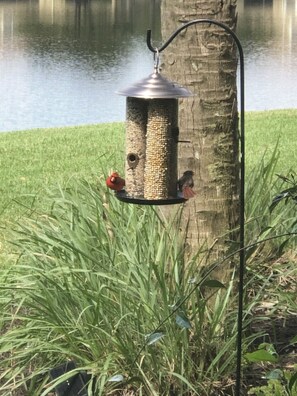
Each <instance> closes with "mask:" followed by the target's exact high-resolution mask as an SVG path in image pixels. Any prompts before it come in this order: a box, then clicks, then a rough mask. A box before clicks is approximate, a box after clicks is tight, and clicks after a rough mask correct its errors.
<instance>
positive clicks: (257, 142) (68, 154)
mask: <svg viewBox="0 0 297 396" xmlns="http://www.w3.org/2000/svg"><path fill="white" fill-rule="evenodd" d="M296 121H297V110H280V111H266V112H251V113H247V115H246V164H247V171H248V172H249V170H250V169H251V168H252V167H253V165H255V164H257V163H258V162H259V160H260V159H261V158H262V156H263V154H264V153H265V152H267V157H269V155H270V154H271V153H272V152H273V150H274V148H275V146H276V144H277V142H278V140H279V143H278V148H279V151H280V159H279V161H278V165H277V172H279V173H287V172H288V170H289V169H290V168H291V167H294V166H295V160H296V153H295V148H296V144H294V141H295V140H296ZM123 152H124V124H123V123H111V124H100V125H89V126H79V127H66V128H51V129H37V130H31V131H22V132H9V133H0V164H1V173H0V192H1V194H0V215H2V218H4V219H6V218H7V219H11V218H15V217H16V216H18V215H20V214H21V213H22V212H23V211H24V209H25V207H26V206H30V202H31V201H32V200H33V199H34V196H35V194H36V193H38V192H40V191H42V190H43V189H45V188H46V187H47V186H49V185H51V184H56V183H58V182H59V183H65V182H66V181H67V180H68V179H69V178H72V177H77V176H83V177H85V178H92V179H93V178H100V177H104V176H105V175H106V173H108V172H109V170H110V169H119V168H121V167H122V166H123V158H124V157H123ZM20 203H21V205H20Z"/></svg>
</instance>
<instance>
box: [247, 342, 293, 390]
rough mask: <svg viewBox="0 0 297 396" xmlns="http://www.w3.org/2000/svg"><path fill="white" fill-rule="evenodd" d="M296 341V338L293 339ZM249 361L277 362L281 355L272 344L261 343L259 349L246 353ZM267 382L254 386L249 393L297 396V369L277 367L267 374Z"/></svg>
mask: <svg viewBox="0 0 297 396" xmlns="http://www.w3.org/2000/svg"><path fill="white" fill-rule="evenodd" d="M292 342H294V340H292ZM244 357H245V359H246V360H247V361H248V362H249V363H255V362H256V363H258V362H262V363H267V362H268V363H276V362H278V360H279V356H278V354H277V352H276V350H275V348H274V346H273V345H272V344H269V343H263V344H260V345H259V347H258V349H257V350H256V351H254V352H251V353H246V354H245V356H244ZM266 379H267V384H266V385H263V386H257V387H252V388H251V389H250V390H249V391H248V395H253V396H297V371H296V369H295V370H294V371H293V372H292V371H289V370H282V369H280V368H275V369H273V370H272V371H270V372H268V374H267V375H266Z"/></svg>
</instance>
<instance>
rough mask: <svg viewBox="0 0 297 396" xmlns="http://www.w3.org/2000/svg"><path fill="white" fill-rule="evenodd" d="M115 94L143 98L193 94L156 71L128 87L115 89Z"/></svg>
mask: <svg viewBox="0 0 297 396" xmlns="http://www.w3.org/2000/svg"><path fill="white" fill-rule="evenodd" d="M117 94H119V95H124V96H129V97H131V98H144V99H171V98H186V97H188V96H194V95H193V94H192V93H191V92H190V91H189V90H188V89H187V88H184V87H182V86H180V85H178V84H176V83H174V82H172V81H170V80H168V79H167V78H165V77H163V76H162V75H161V74H160V73H158V72H156V71H155V72H154V73H152V74H150V75H149V76H148V77H146V78H143V79H142V80H140V81H137V82H136V83H134V84H133V85H131V86H130V87H128V88H125V89H122V90H121V91H117Z"/></svg>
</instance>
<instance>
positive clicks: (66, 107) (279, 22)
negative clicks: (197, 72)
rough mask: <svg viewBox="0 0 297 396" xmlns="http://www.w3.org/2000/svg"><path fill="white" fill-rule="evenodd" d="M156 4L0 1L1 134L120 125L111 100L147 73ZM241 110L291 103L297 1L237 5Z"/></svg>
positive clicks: (296, 75) (156, 31)
mask: <svg viewBox="0 0 297 396" xmlns="http://www.w3.org/2000/svg"><path fill="white" fill-rule="evenodd" d="M160 2H161V0H96V1H95V0H81V1H80V0H76V1H75V0H23V1H1V2H0V98H1V106H0V131H12V130H20V129H28V128H38V127H53V126H64V125H81V124H91V123H101V122H111V121H123V120H124V119H125V98H124V97H122V96H118V95H116V94H115V91H117V90H118V89H119V88H121V87H125V86H127V85H129V84H130V83H132V82H134V81H135V80H137V79H140V78H143V77H145V76H147V75H148V74H150V73H151V72H152V68H153V57H152V53H151V52H150V51H149V50H148V49H147V47H146V41H145V40H146V30H147V28H151V29H152V31H153V38H154V43H155V44H156V45H159V44H160V42H161V40H160ZM238 13H239V18H238V29H237V34H238V36H239V38H240V40H241V42H242V45H243V48H244V52H245V66H246V80H245V81H246V84H245V85H246V108H247V109H248V110H264V109H274V108H296V107H297V83H296V82H297V0H250V1H248V0H238Z"/></svg>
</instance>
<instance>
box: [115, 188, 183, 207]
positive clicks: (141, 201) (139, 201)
mask: <svg viewBox="0 0 297 396" xmlns="http://www.w3.org/2000/svg"><path fill="white" fill-rule="evenodd" d="M115 196H116V197H117V199H118V200H120V201H122V202H126V203H132V204H138V205H174V204H179V203H183V202H186V199H185V198H183V197H176V198H168V199H145V198H133V197H131V196H129V195H127V193H126V191H125V190H121V191H118V192H116V193H115Z"/></svg>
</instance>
